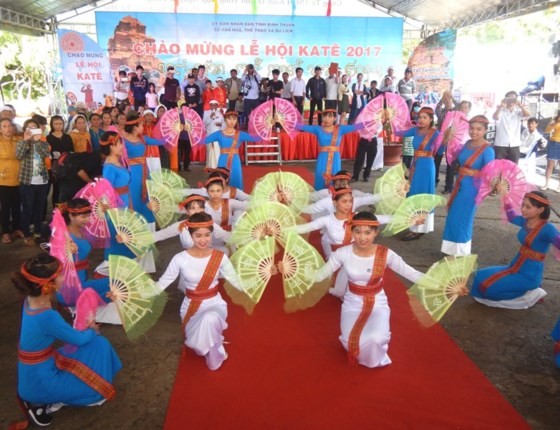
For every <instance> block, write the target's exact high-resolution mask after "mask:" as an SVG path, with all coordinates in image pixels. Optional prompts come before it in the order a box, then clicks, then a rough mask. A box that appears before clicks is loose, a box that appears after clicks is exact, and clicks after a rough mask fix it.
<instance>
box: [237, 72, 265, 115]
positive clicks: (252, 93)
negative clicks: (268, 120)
mask: <svg viewBox="0 0 560 430" xmlns="http://www.w3.org/2000/svg"><path fill="white" fill-rule="evenodd" d="M241 80H242V81H243V91H242V94H243V97H244V98H243V109H244V111H245V115H246V117H247V118H249V115H251V112H252V111H253V109H255V108H256V107H257V106H258V105H259V84H260V82H261V77H260V75H259V74H258V73H257V71H256V70H255V66H253V65H252V64H247V66H245V70H244V71H243V74H242V75H241Z"/></svg>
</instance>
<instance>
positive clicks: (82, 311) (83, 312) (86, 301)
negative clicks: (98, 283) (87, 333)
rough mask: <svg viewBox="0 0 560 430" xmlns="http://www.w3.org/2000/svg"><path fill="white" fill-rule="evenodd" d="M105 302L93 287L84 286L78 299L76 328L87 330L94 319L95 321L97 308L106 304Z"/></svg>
mask: <svg viewBox="0 0 560 430" xmlns="http://www.w3.org/2000/svg"><path fill="white" fill-rule="evenodd" d="M104 304H105V302H104V301H103V299H102V298H101V296H99V294H97V291H95V290H94V289H93V288H84V291H82V293H81V294H80V297H78V300H77V301H76V318H75V319H74V328H75V329H77V330H85V329H87V328H88V327H89V325H90V323H91V322H92V321H95V314H96V313H97V308H98V307H99V306H101V305H104Z"/></svg>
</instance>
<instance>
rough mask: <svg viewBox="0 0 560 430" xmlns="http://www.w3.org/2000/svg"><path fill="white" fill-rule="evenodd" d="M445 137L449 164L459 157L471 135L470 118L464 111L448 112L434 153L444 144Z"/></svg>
mask: <svg viewBox="0 0 560 430" xmlns="http://www.w3.org/2000/svg"><path fill="white" fill-rule="evenodd" d="M444 137H448V139H447V148H446V157H447V162H448V163H449V164H451V163H453V161H455V160H456V159H457V156H458V155H459V152H461V149H462V148H463V145H464V144H465V142H466V141H467V139H468V137H469V120H468V119H467V116H466V115H465V114H464V113H463V112H459V111H451V112H447V114H446V115H445V119H444V120H443V124H442V125H441V133H440V134H439V135H438V137H437V138H436V141H435V145H434V148H433V149H434V151H433V152H434V154H435V153H436V152H437V151H438V149H439V147H440V146H441V145H442V144H443V139H444Z"/></svg>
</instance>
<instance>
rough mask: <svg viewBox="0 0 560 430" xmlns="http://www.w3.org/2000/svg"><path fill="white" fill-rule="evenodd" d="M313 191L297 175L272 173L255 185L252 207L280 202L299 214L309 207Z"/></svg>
mask: <svg viewBox="0 0 560 430" xmlns="http://www.w3.org/2000/svg"><path fill="white" fill-rule="evenodd" d="M311 191H313V190H312V188H311V185H309V184H308V183H307V182H306V181H305V180H304V179H303V178H302V177H301V176H299V175H296V174H295V173H292V172H272V173H268V174H267V175H265V176H264V177H263V178H261V179H260V180H259V181H258V182H257V183H255V186H254V187H253V192H252V193H251V196H252V199H251V206H252V207H256V206H258V205H261V204H263V203H266V202H279V203H282V204H284V205H286V206H288V207H289V208H290V209H292V210H293V211H294V212H295V213H297V214H299V213H300V212H301V210H302V209H303V208H304V207H305V206H307V203H308V202H309V193H310V192H311Z"/></svg>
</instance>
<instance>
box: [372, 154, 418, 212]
mask: <svg viewBox="0 0 560 430" xmlns="http://www.w3.org/2000/svg"><path fill="white" fill-rule="evenodd" d="M409 188H410V185H409V183H408V180H407V179H406V178H405V166H404V164H403V163H400V164H397V165H396V166H393V167H391V168H390V169H389V170H387V171H386V172H385V174H384V175H383V176H381V177H380V178H379V179H377V181H375V187H374V193H375V194H378V195H379V196H380V197H381V201H380V202H379V203H377V204H376V205H375V213H378V214H382V215H391V214H393V213H394V212H395V211H396V210H397V208H398V207H399V205H400V204H401V203H402V202H403V201H404V199H406V193H408V190H409Z"/></svg>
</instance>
